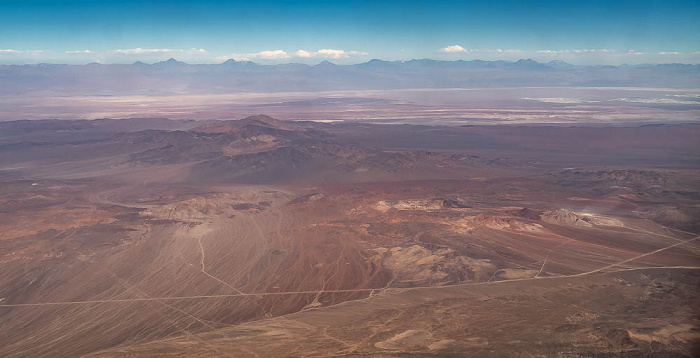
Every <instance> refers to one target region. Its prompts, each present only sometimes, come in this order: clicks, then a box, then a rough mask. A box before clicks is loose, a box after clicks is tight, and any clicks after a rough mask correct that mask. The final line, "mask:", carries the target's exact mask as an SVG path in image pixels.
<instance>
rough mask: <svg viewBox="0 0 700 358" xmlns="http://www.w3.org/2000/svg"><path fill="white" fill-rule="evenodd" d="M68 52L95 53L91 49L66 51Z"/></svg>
mask: <svg viewBox="0 0 700 358" xmlns="http://www.w3.org/2000/svg"><path fill="white" fill-rule="evenodd" d="M66 53H68V54H89V53H94V52H92V51H90V50H76V51H66Z"/></svg>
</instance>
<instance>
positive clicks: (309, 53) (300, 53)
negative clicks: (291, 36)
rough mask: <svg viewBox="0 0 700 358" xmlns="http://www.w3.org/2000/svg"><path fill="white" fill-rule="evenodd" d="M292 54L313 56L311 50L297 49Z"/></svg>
mask: <svg viewBox="0 0 700 358" xmlns="http://www.w3.org/2000/svg"><path fill="white" fill-rule="evenodd" d="M294 56H296V57H304V58H308V57H313V56H314V54H312V53H311V52H308V51H304V50H297V51H296V52H294Z"/></svg>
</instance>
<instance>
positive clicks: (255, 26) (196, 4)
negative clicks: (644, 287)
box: [0, 0, 700, 65]
mask: <svg viewBox="0 0 700 358" xmlns="http://www.w3.org/2000/svg"><path fill="white" fill-rule="evenodd" d="M171 57H173V58H176V59H178V60H181V61H185V62H188V63H220V62H223V61H225V60H227V59H230V58H233V59H235V60H250V61H254V62H258V63H263V64H268V63H269V64H273V63H289V62H298V63H309V64H314V63H319V62H321V61H323V60H329V61H331V62H334V63H337V64H351V63H360V62H366V61H368V60H370V59H373V58H378V59H382V60H389V61H394V60H410V59H421V58H432V59H438V60H460V59H461V60H473V59H483V60H517V59H520V58H532V59H535V60H538V61H544V62H546V61H552V60H560V61H565V62H569V63H573V64H613V65H618V64H623V63H626V64H641V63H693V64H698V63H700V1H674V0H665V1H643V0H638V1H616V0H608V1H596V0H592V1H567V0H562V1H526V0H521V1H508V0H502V1H495V0H491V1H468V0H461V1H439V0H435V1H411V0H405V1H392V0H387V1H364V0H356V1H330V0H325V1H320V0H316V1H269V0H253V1H251V0H248V1H235V0H234V1H214V0H199V1H185V0H180V1H178V0H175V1H172V0H171V1H148V0H141V1H132V0H120V1H112V0H82V1H71V0H63V1H29V0H14V1H9V0H0V64H33V63H70V64H84V63H90V62H100V63H132V62H135V61H142V62H146V63H152V62H157V61H162V60H165V59H168V58H171Z"/></svg>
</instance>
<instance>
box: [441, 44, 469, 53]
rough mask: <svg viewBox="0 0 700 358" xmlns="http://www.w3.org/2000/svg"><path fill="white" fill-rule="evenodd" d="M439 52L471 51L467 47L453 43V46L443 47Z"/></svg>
mask: <svg viewBox="0 0 700 358" xmlns="http://www.w3.org/2000/svg"><path fill="white" fill-rule="evenodd" d="M438 52H445V53H459V52H469V51H467V49H466V48H464V47H462V46H460V45H452V46H447V47H443V48H441V49H439V50H438Z"/></svg>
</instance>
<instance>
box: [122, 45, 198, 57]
mask: <svg viewBox="0 0 700 358" xmlns="http://www.w3.org/2000/svg"><path fill="white" fill-rule="evenodd" d="M111 52H113V53H117V54H120V55H144V54H169V53H173V54H174V53H187V54H204V53H207V50H205V49H203V48H194V47H193V48H191V49H186V50H183V49H172V48H140V47H136V48H128V49H117V50H112V51H111Z"/></svg>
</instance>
